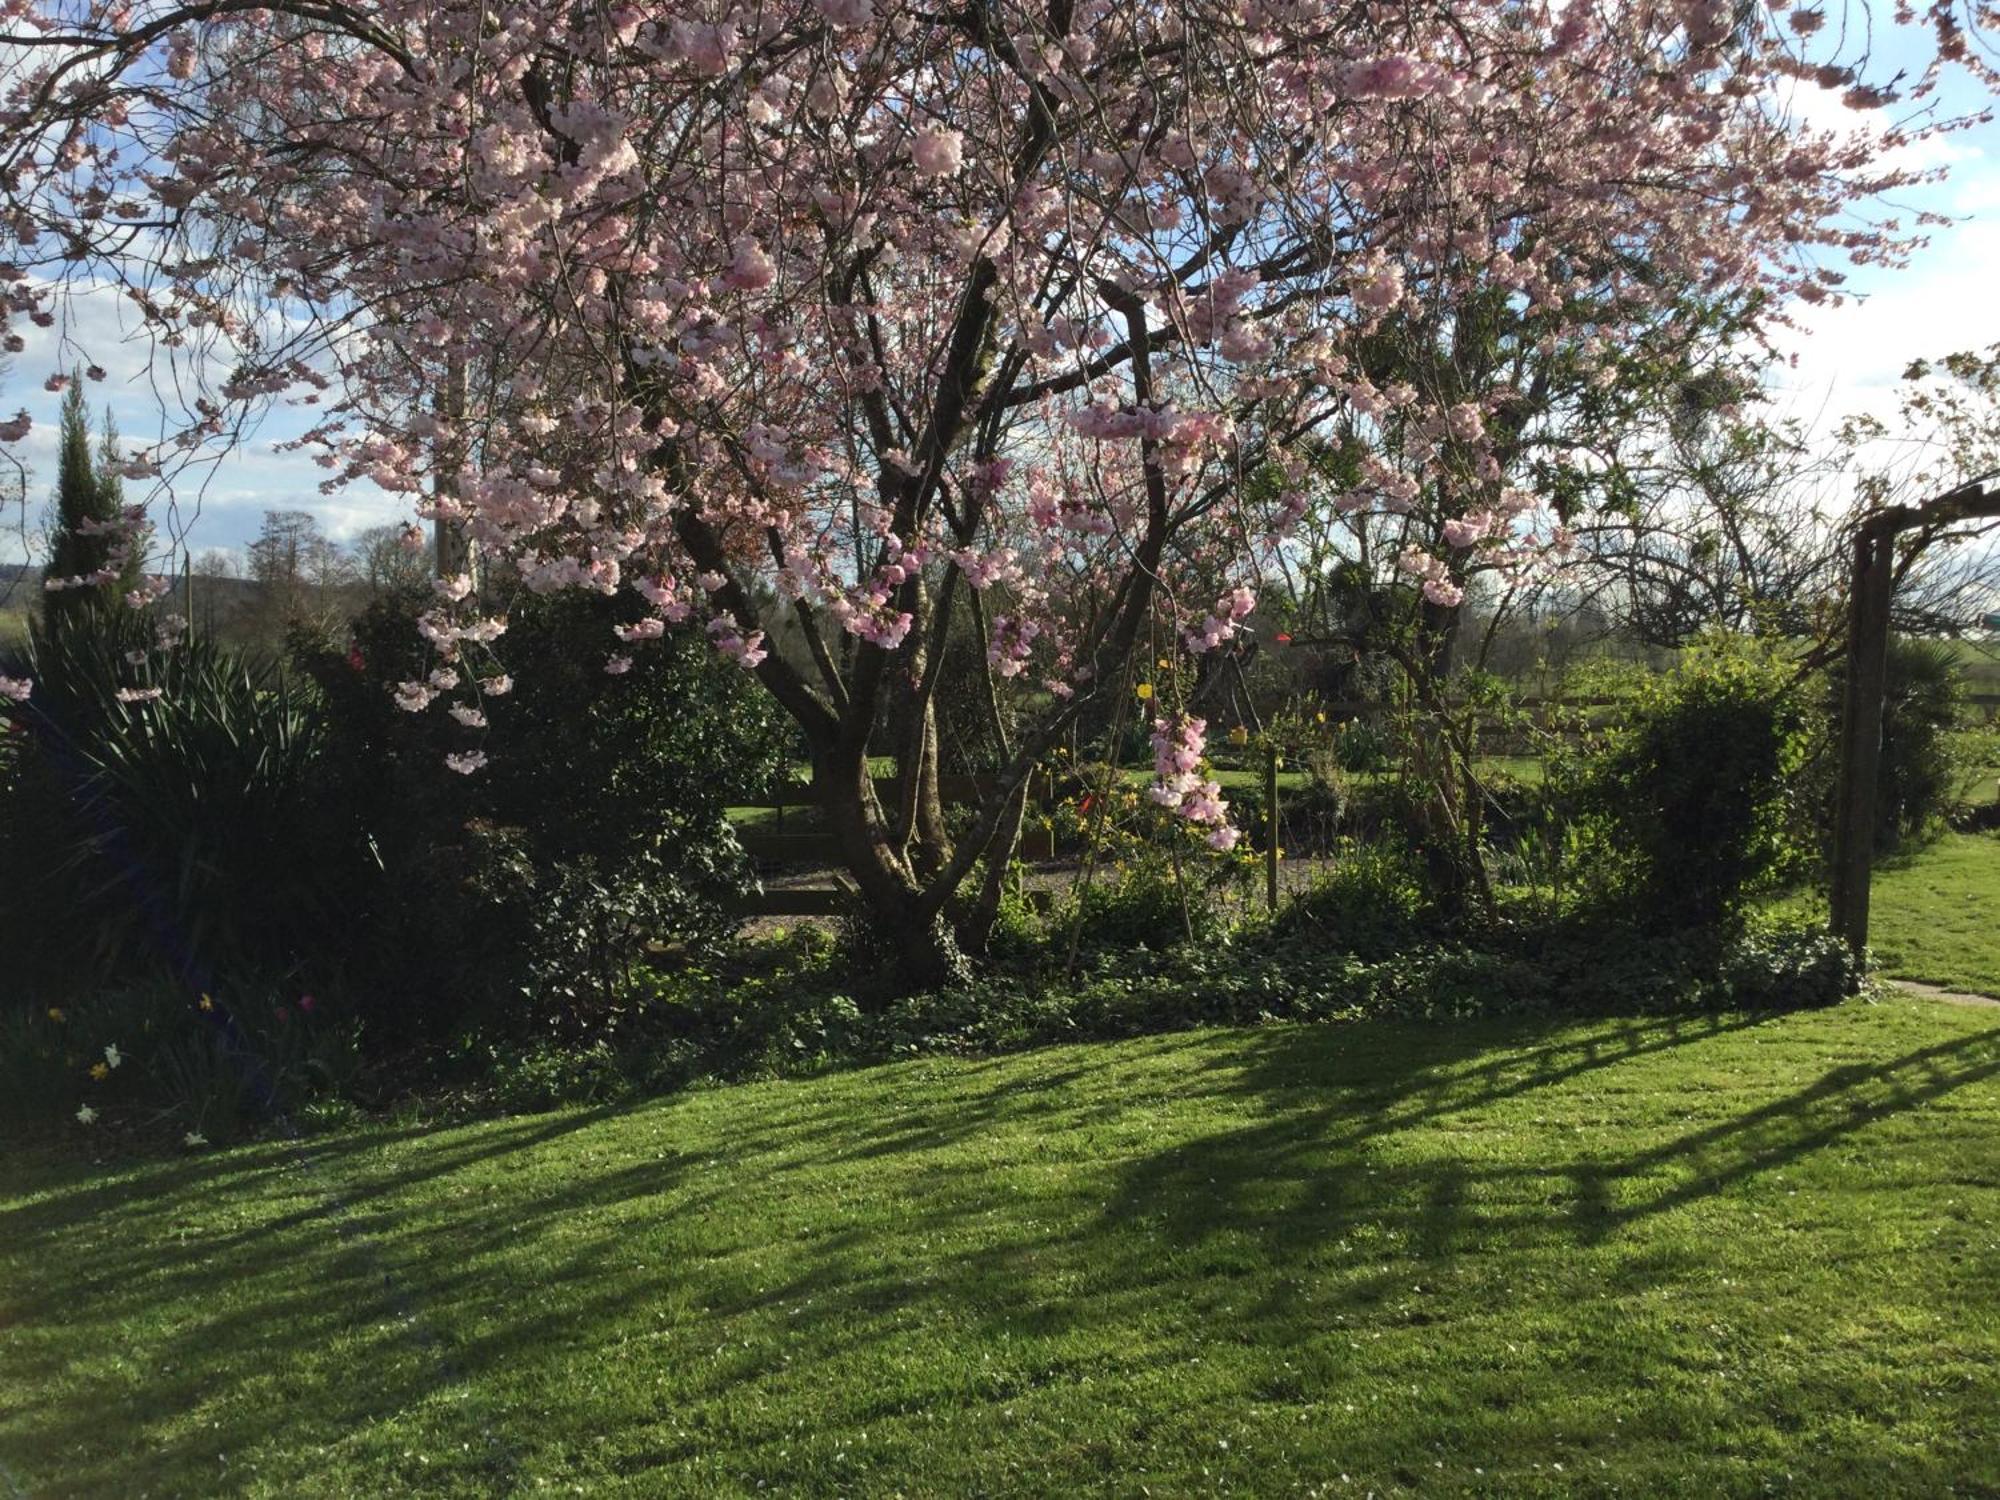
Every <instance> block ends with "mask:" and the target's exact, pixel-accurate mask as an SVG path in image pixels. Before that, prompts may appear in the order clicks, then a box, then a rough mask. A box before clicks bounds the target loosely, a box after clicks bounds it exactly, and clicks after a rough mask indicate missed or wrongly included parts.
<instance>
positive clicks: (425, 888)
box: [297, 594, 790, 1037]
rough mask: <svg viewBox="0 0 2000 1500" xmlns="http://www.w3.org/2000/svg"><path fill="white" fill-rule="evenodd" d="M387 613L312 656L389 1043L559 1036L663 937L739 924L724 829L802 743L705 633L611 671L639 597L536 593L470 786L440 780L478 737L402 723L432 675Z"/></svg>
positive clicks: (309, 666) (607, 996)
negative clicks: (543, 1030) (448, 762)
mask: <svg viewBox="0 0 2000 1500" xmlns="http://www.w3.org/2000/svg"><path fill="white" fill-rule="evenodd" d="M422 603H423V601H403V602H396V601H392V602H389V603H386V604H383V605H380V606H378V607H376V608H374V609H372V610H370V611H369V612H368V613H367V614H366V615H364V616H363V617H362V618H361V619H360V620H358V621H357V622H356V625H355V630H354V641H353V643H352V647H351V649H329V648H324V647H322V648H319V649H312V648H310V647H302V648H301V649H300V650H299V651H298V653H297V655H298V658H299V660H300V662H301V664H302V665H303V666H304V667H305V669H306V670H307V671H309V672H310V673H311V675H312V676H313V678H314V679H315V681H317V682H318V684H319V686H320V690H321V692H322V694H323V695H324V698H325V701H326V704H327V715H328V735H329V749H330V753H329V756H328V758H327V766H328V776H327V778H326V781H325V784H324V786H323V788H322V796H323V797H324V799H325V800H326V802H327V803H328V804H329V805H331V806H337V807H340V808H343V809H345V810H347V816H348V819H349V822H348V827H347V829H346V831H345V837H344V840H343V841H342V843H341V845H340V847H338V848H336V849H334V850H331V851H329V858H330V859H332V860H335V861H337V862H338V864H339V868H340V873H341V880H342V884H343V889H344V890H345V892H346V893H347V899H348V900H349V902H350V903H351V906H352V909H353V910H354V911H355V912H356V913H357V921H358V924H359V926H360V928H361V930H363V931H365V932H366V933H367V934H368V937H369V941H368V943H367V944H366V945H364V946H363V947H362V948H361V949H360V951H356V952H354V953H353V954H352V955H351V960H352V961H351V962H350V964H349V966H348V968H347V971H346V977H347V981H348V984H349V987H350V988H351V989H353V990H354V991H355V993H356V994H357V995H358V996H360V997H361V999H362V1002H363V1003H364V1005H365V1007H366V1008H367V1010H368V1013H369V1015H370V1016H371V1019H372V1020H373V1021H374V1022H375V1023H376V1025H377V1027H378V1029H380V1030H381V1031H383V1032H385V1033H386V1034H388V1035H391V1036H399V1037H413V1036H441V1035H444V1034H446V1033H448V1032H449V1031H450V1030H451V1029H452V1028H454V1027H455V1026H457V1025H458V1024H459V1023H460V1022H461V1020H463V1019H465V1018H468V1017H470V1016H472V1015H474V1014H475V1013H478V1014H479V1015H480V1016H481V1017H482V1021H481V1024H482V1025H484V1026H486V1027H488V1028H490V1029H492V1030H493V1031H494V1032H495V1033H496V1034H506V1033H507V1032H509V1031H510V1030H518V1029H520V1028H523V1027H528V1026H540V1027H555V1028H557V1029H558V1030H559V1031H564V1030H565V1028H567V1032H566V1033H565V1034H569V1033H573V1032H574V1031H575V1029H576V1027H577V1026H579V1025H581V1024H582V1019H583V1016H584V1014H585V1013H586V1012H590V1011H594V1010H602V1009H603V1008H605V1007H607V1006H610V1005H612V1004H615V1003H616V1001H617V999H618V997H619V996H620V994H622V993H623V991H624V990H625V988H626V987H627V985H628V983H629V981H630V979H631V976H632V973H633V967H634V965H635V963H636V962H637V960H638V959H639V957H640V956H641V954H642V953H643V951H644V949H645V947H646V945H647V944H648V943H650V942H653V941H656V940H657V941H670V942H679V943H683V944H698V943H701V942H705V941H710V940H713V939H715V938H717V937H719V936H720V935H721V934H722V933H724V932H725V931H727V930H728V929H729V927H730V926H731V925H733V919H732V918H731V916H730V915H729V906H730V903H731V902H732V901H733V900H734V899H735V897H736V896H737V895H738V894H739V893H740V892H741V891H743V890H744V889H745V888H746V886H747V884H748V882H749V880H750V872H749V867H748V864H747V862H746V861H745V860H744V858H743V856H742V852H741V850H740V848H739V847H738V845H737V843H736V839H735V835H734V833H733V832H732V830H731V828H730V826H729V823H728V820H727V818H726V816H725V809H726V808H727V807H728V805H729V804H731V803H732V802H740V801H747V800H751V799H753V798H756V797H758V796H761V795H763V794H764V792H765V791H766V790H767V788H768V786H769V783H770V782H771V780H772V778H774V777H775V776H777V775H779V774H781V773H782V770H783V767H784V765H785V762H786V760H787V758H788V752H789V749H790V743H789V736H788V734H787V733H786V732H785V731H784V730H783V729H782V728H781V726H780V724H779V721H778V719H777V716H776V711H775V709H774V708H773V707H772V706H771V705H770V704H769V702H768V700H767V699H766V698H765V697H764V696H762V695H761V694H759V693H758V692H757V691H756V690H755V686H754V684H752V683H751V682H750V681H749V680H748V678H747V674H745V673H744V672H743V671H742V670H741V669H739V668H737V667H735V666H732V665H730V664H728V663H725V662H722V661H720V660H719V659H718V658H717V657H716V656H715V654H714V652H713V651H712V650H711V649H710V648H709V647H708V645H707V643H706V641H705V640H702V639H701V638H700V637H699V633H698V632H690V631H681V632H674V633H670V634H669V635H668V637H667V638H666V639H665V640H662V641H657V642H653V643H651V644H649V645H647V646H645V647H642V648H639V649H636V650H634V651H633V652H632V653H631V654H632V656H633V666H632V669H631V671H630V672H628V673H626V674H624V675H622V676H615V677H614V676H610V675H607V674H606V673H605V672H604V670H603V662H604V659H605V657H606V655H607V654H609V651H610V649H611V648H612V647H613V645H615V641H614V638H613V635H612V628H613V626H614V625H617V624H621V623H629V622H630V621H631V620H632V619H634V618H636V617H637V616H638V614H639V612H640V608H641V606H640V604H639V601H638V600H636V599H623V598H621V599H603V598H599V597H596V596H580V595H575V594H566V595H560V596H553V597H549V598H537V597H533V596H529V597H526V598H524V599H522V600H520V601H519V602H517V604H516V605H515V607H514V609H513V611H512V614H511V616H510V621H509V629H508V632H507V635H506V637H505V646H506V658H505V660H506V665H507V668H508V671H509V673H510V675H511V676H512V678H513V682H514V688H513V692H512V693H511V694H510V695H508V696H506V697H502V698H489V699H487V700H486V704H485V712H486V715H487V718H488V720H489V724H488V727H487V728H486V729H485V730H483V731H480V733H479V738H478V743H479V746H480V748H481V749H483V750H484V751H485V752H486V754H487V755H488V757H489V758H488V762H487V765H486V766H485V768H484V769H483V770H482V771H481V772H480V773H479V774H478V775H476V776H472V777H460V776H455V775H453V774H452V773H451V772H449V771H448V770H446V769H445V766H444V756H445V754H446V752H447V751H448V750H457V749H464V748H467V746H468V743H469V742H471V741H472V738H473V737H472V736H471V735H470V734H468V732H467V731H465V730H464V729H462V728H461V727H460V726H458V725H457V724H456V723H455V722H454V721H453V720H451V719H450V718H448V717H446V716H445V715H444V714H443V713H442V712H439V711H437V710H435V709H433V710H431V711H426V712H423V713H417V714H411V713H405V712H403V711H402V710H401V709H399V708H398V707H397V706H396V705H395V702H394V697H393V688H394V685H395V684H396V683H397V682H400V681H403V680H406V679H411V678H418V677H422V676H423V675H424V673H425V672H426V671H427V670H428V669H429V667H430V666H431V665H432V663H433V659H432V658H430V657H429V655H428V651H427V648H426V647H425V646H424V645H423V643H422V642H421V640H420V639H419V638H418V636H417V633H416V630H415V627H414V615H415V613H416V612H417V611H418V610H419V609H420V608H421V607H422Z"/></svg>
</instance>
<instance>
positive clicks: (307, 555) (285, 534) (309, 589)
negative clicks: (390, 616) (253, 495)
mask: <svg viewBox="0 0 2000 1500" xmlns="http://www.w3.org/2000/svg"><path fill="white" fill-rule="evenodd" d="M248 550H249V562H250V576H251V578H253V579H255V580H256V582H257V583H258V584H259V585H261V589H260V593H261V598H260V599H259V601H258V608H257V615H258V622H257V623H258V625H259V627H260V628H261V630H262V631H264V632H266V633H268V634H270V635H271V636H272V637H273V638H275V637H277V636H278V635H281V634H283V632H284V631H285V630H286V629H287V628H289V627H290V626H293V625H298V624H306V625H319V626H324V625H325V624H326V623H328V621H329V620H330V619H331V617H332V616H333V615H334V614H335V613H336V612H337V610H338V607H339V604H340V593H341V591H342V590H343V589H344V588H346V586H347V585H348V584H350V583H352V582H353V581H354V569H353V564H352V562H351V560H350V559H349V558H347V556H346V555H345V554H343V553H342V551H341V550H340V547H339V545H338V544H337V543H336V542H334V541H333V539H332V538H330V537H328V536H327V535H326V534H325V533H324V532H323V531H321V530H320V526H319V519H318V517H316V516H314V515H313V513H312V512H311V511H307V510H267V511H265V512H264V526H263V529H262V530H261V531H260V532H258V534H257V539H256V540H255V541H253V542H252V543H251V544H250V546H249V549H248Z"/></svg>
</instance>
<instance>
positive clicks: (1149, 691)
mask: <svg viewBox="0 0 2000 1500" xmlns="http://www.w3.org/2000/svg"><path fill="white" fill-rule="evenodd" d="M1135 691H1136V692H1137V693H1138V694H1139V701H1140V702H1141V703H1147V702H1150V701H1151V700H1152V697H1153V685H1152V683H1150V682H1142V683H1140V684H1139V686H1138V687H1137V688H1136V689H1135Z"/></svg>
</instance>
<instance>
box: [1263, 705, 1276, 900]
mask: <svg viewBox="0 0 2000 1500" xmlns="http://www.w3.org/2000/svg"><path fill="white" fill-rule="evenodd" d="M1264 908H1265V910H1266V911H1268V912H1270V913H1271V915H1272V916H1276V915H1277V914H1278V747H1277V745H1276V744H1272V745H1269V746H1267V747H1266V755H1265V759H1264Z"/></svg>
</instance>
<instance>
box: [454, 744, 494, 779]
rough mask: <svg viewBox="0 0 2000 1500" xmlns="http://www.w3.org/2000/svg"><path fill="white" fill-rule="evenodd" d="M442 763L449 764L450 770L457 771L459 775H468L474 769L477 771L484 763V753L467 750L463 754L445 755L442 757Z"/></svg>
mask: <svg viewBox="0 0 2000 1500" xmlns="http://www.w3.org/2000/svg"><path fill="white" fill-rule="evenodd" d="M444 763H445V764H446V765H448V766H450V767H451V768H452V770H454V771H456V772H458V774H459V775H461V776H470V775H471V774H472V773H473V772H474V771H477V770H478V769H479V768H480V767H481V766H483V765H485V764H486V755H485V752H484V751H480V750H468V751H466V752H465V753H463V754H458V755H447V756H446V757H445V758H444Z"/></svg>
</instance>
